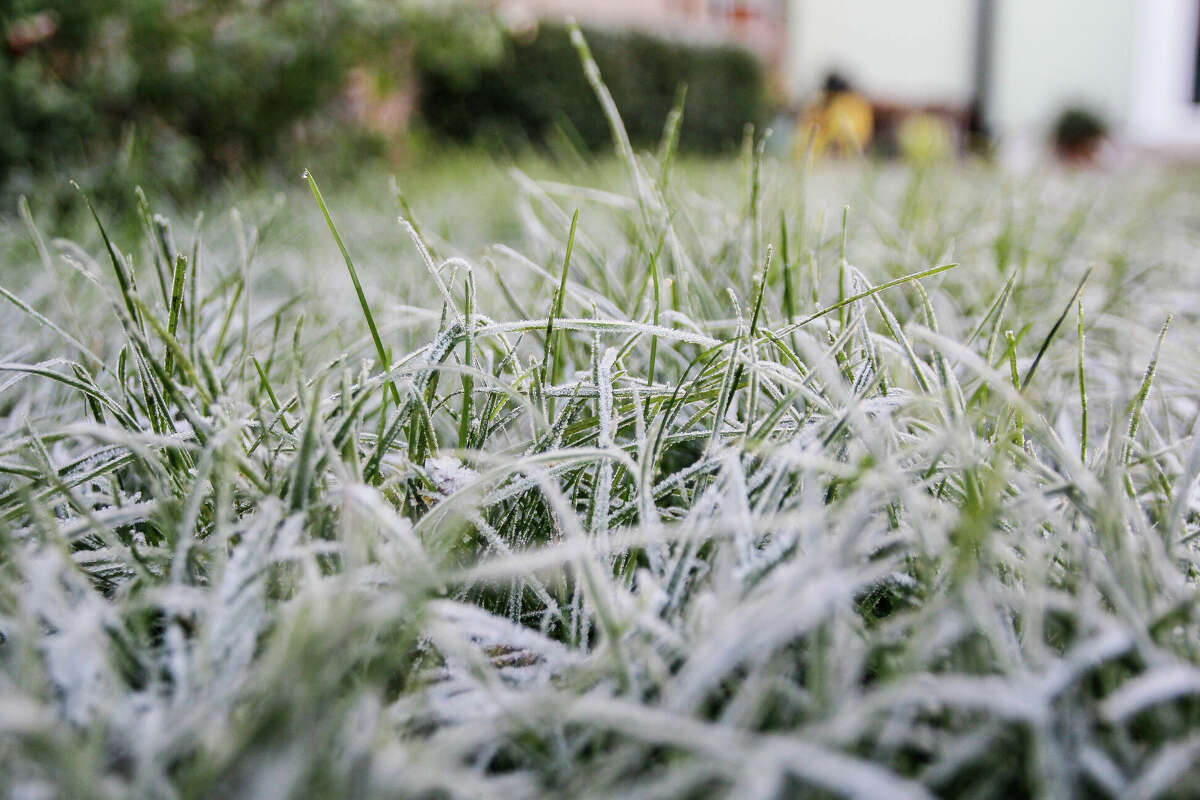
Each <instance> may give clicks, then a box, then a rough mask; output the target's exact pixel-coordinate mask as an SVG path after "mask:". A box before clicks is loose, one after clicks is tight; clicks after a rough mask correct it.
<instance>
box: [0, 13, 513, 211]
mask: <svg viewBox="0 0 1200 800" xmlns="http://www.w3.org/2000/svg"><path fill="white" fill-rule="evenodd" d="M0 23H2V24H3V26H4V30H5V33H6V41H5V46H4V47H3V53H2V56H0V105H2V107H3V111H4V113H3V114H0V183H3V184H4V186H5V187H6V188H7V189H8V191H7V194H12V192H13V191H14V190H15V191H20V190H22V189H24V188H26V187H27V186H28V185H29V184H30V183H31V182H32V181H33V180H35V179H36V178H37V177H38V176H39V175H43V174H63V175H71V176H74V177H76V178H77V179H79V180H80V182H81V183H84V184H85V185H86V186H87V187H88V188H90V189H91V190H93V191H98V192H103V191H105V190H106V188H107V187H108V186H109V185H110V184H113V185H122V184H127V183H128V181H129V179H130V177H131V176H133V177H136V179H137V180H139V181H148V182H150V183H152V184H155V185H156V188H159V189H162V190H166V191H170V192H172V193H178V192H185V191H189V190H191V189H193V188H195V185H196V184H197V182H198V181H200V180H201V179H202V177H203V176H205V175H214V174H223V173H226V172H228V171H229V170H231V169H240V168H246V167H251V166H254V165H256V164H257V163H258V162H260V161H261V160H263V159H267V158H275V157H277V156H278V155H279V154H280V152H281V150H284V149H286V148H289V147H294V146H297V145H303V144H308V145H313V144H318V145H337V144H339V143H340V144H343V145H345V144H347V143H353V142H354V141H356V140H357V139H358V138H359V137H360V134H361V132H360V131H358V130H356V129H355V128H356V126H355V124H354V123H355V120H354V119H353V118H352V117H351V115H347V114H345V113H341V111H343V109H340V108H338V106H339V105H341V106H344V105H345V102H344V101H342V100H341V98H342V97H343V95H344V93H345V90H346V87H347V84H348V81H349V78H350V76H351V73H352V71H353V70H355V69H356V68H363V67H366V68H369V69H370V70H371V72H372V73H373V76H372V78H373V79H374V80H376V81H378V82H388V81H390V82H393V83H398V84H399V83H404V82H405V81H407V80H408V75H407V71H408V69H409V65H410V62H411V57H410V53H411V52H413V49H414V46H416V48H417V49H419V47H420V45H421V44H422V43H428V45H430V46H438V47H440V46H442V45H443V44H444V43H445V42H446V41H447V40H452V41H453V42H454V54H455V57H456V58H457V59H459V60H460V61H461V63H464V64H469V63H472V62H473V61H476V60H478V61H481V62H482V61H487V60H489V59H492V58H495V57H497V56H498V55H499V48H500V39H499V33H498V31H497V30H496V29H495V26H494V25H493V23H492V22H491V20H490V18H489V17H488V16H487V15H486V14H485V13H483V12H482V11H479V10H477V9H475V8H474V7H472V6H465V5H464V6H459V5H458V4H453V3H439V4H436V5H425V4H418V3H414V2H400V1H399V0H352V1H346V0H341V1H337V2H321V1H317V0H259V1H258V2H247V1H246V0H206V1H204V2H199V1H198V0H193V1H191V2H186V1H183V0H71V2H52V1H51V2H48V1H47V0H0Z"/></svg>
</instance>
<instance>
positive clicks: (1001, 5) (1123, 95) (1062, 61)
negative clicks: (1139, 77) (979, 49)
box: [989, 0, 1145, 134]
mask: <svg viewBox="0 0 1200 800" xmlns="http://www.w3.org/2000/svg"><path fill="white" fill-rule="evenodd" d="M1144 1H1145V0H997V2H996V30H995V39H994V48H995V50H994V60H993V62H992V63H993V68H992V93H991V109H990V112H989V117H990V121H991V122H992V124H993V126H994V127H995V129H996V131H997V132H998V133H1000V134H1027V133H1030V132H1042V131H1045V130H1046V129H1047V128H1048V127H1049V126H1050V125H1051V124H1053V122H1054V118H1055V116H1056V115H1057V114H1058V112H1060V111H1062V109H1063V108H1064V107H1066V106H1067V105H1082V106H1085V107H1088V108H1092V109H1095V110H1096V111H1099V112H1100V113H1101V114H1103V115H1104V117H1105V118H1106V119H1107V120H1109V121H1110V122H1111V123H1113V124H1114V125H1116V126H1123V125H1124V124H1126V123H1128V122H1129V118H1130V98H1131V96H1132V93H1133V72H1134V66H1135V63H1136V60H1137V54H1136V49H1137V48H1136V43H1135V39H1136V36H1135V31H1136V30H1137V24H1136V23H1137V21H1138V14H1137V11H1138V7H1139V6H1140V4H1141V3H1142V2H1144Z"/></svg>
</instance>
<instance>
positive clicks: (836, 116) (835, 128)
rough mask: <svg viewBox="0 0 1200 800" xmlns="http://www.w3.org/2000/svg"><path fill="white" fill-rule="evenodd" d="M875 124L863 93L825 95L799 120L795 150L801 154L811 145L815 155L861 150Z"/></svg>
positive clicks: (869, 137) (869, 138) (844, 153)
mask: <svg viewBox="0 0 1200 800" xmlns="http://www.w3.org/2000/svg"><path fill="white" fill-rule="evenodd" d="M874 126H875V115H874V113H873V112H872V111H871V104H870V103H869V102H867V100H866V98H864V97H863V96H862V95H860V94H858V93H857V92H851V91H845V92H836V93H833V94H828V95H826V96H825V97H824V98H823V99H822V100H821V102H819V103H818V104H816V105H815V106H813V107H812V108H810V109H809V110H808V111H807V112H805V114H804V117H803V118H802V119H801V121H800V130H799V132H798V135H797V137H796V145H797V152H798V153H799V154H800V155H801V156H803V155H804V153H806V152H808V148H809V146H810V144H811V146H812V152H813V155H814V156H818V157H819V156H822V155H824V154H826V153H832V154H836V155H847V154H851V153H861V152H863V151H864V150H865V149H866V148H867V145H869V144H870V143H871V134H872V133H873V131H874Z"/></svg>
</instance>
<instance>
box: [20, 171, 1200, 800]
mask: <svg viewBox="0 0 1200 800" xmlns="http://www.w3.org/2000/svg"><path fill="white" fill-rule="evenodd" d="M312 166H313V175H312V176H311V177H312V180H308V179H307V178H301V176H299V175H295V176H288V177H287V178H280V179H276V180H269V181H259V182H236V183H233V184H230V185H229V186H228V187H227V188H225V189H223V190H220V191H218V192H217V193H216V194H214V195H213V196H211V197H209V198H208V199H206V200H205V201H204V202H203V203H200V204H193V205H189V204H187V203H184V204H182V206H179V205H177V206H174V207H170V208H168V210H167V211H166V212H165V216H164V217H156V216H153V215H152V214H151V213H150V212H149V211H148V212H147V213H146V215H145V217H144V219H142V220H140V221H139V220H137V219H132V220H130V219H125V218H114V216H113V215H112V213H111V210H110V209H106V208H103V207H98V208H96V209H95V211H96V214H97V217H98V221H97V220H93V219H91V217H90V215H89V216H84V215H83V214H79V215H77V216H76V217H73V218H69V219H68V220H67V221H65V222H60V223H52V225H53V226H55V230H42V228H41V226H40V223H39V220H37V219H33V218H32V217H31V216H30V215H26V216H27V217H29V218H27V219H24V220H23V219H21V218H20V217H12V218H6V219H4V220H3V221H2V222H0V275H2V280H0V285H2V286H3V287H4V290H5V298H6V302H5V304H4V310H3V311H2V312H0V313H2V314H3V315H4V316H3V320H4V325H3V327H2V328H0V349H2V350H3V356H2V359H3V364H0V369H3V370H4V374H3V377H0V381H3V383H2V384H0V403H2V404H3V425H2V436H0V474H2V477H0V517H2V519H3V521H2V522H0V571H2V573H3V578H2V579H0V634H2V635H3V640H2V643H0V731H2V732H3V733H4V736H3V737H0V775H2V776H3V777H2V778H0V788H3V789H4V790H5V791H7V792H8V794H9V795H11V796H13V797H44V796H45V797H49V796H63V797H128V796H140V797H176V796H183V797H211V796H255V797H258V796H263V797H310V796H311V797H385V796H387V797H391V796H438V797H440V796H464V797H496V796H512V797H525V796H537V795H545V796H594V797H612V796H637V797H692V796H697V797H698V796H730V797H774V796H818V797H824V796H848V797H864V798H865V797H914V798H918V797H931V796H947V797H948V796H979V797H1012V796H1031V795H1037V796H1043V797H1055V798H1058V797H1072V796H1077V797H1084V796H1087V797H1091V796H1112V797H1146V798H1149V797H1185V796H1188V794H1189V792H1190V791H1191V789H1190V787H1191V786H1193V785H1194V783H1195V781H1196V779H1197V778H1198V777H1200V776H1198V775H1197V773H1196V770H1195V767H1194V766H1193V764H1194V763H1195V762H1196V761H1197V760H1198V759H1200V738H1197V730H1200V728H1198V727H1197V726H1198V723H1200V702H1198V696H1200V651H1198V648H1200V626H1198V623H1197V619H1196V616H1195V599H1196V566H1197V555H1198V554H1197V550H1196V541H1197V533H1198V532H1200V518H1198V517H1197V510H1198V505H1200V500H1198V498H1197V491H1196V480H1197V475H1198V474H1200V447H1197V444H1196V442H1197V439H1196V437H1195V430H1194V428H1195V423H1196V418H1197V415H1198V414H1200V404H1198V403H1197V399H1198V398H1200V393H1198V388H1200V386H1198V384H1200V376H1198V375H1197V373H1196V371H1195V368H1194V357H1193V354H1194V353H1195V352H1196V350H1197V347H1200V328H1198V327H1197V316H1196V315H1197V309H1198V308H1200V303H1198V302H1197V299H1198V298H1200V275H1198V273H1197V272H1196V270H1195V264H1196V257H1197V254H1198V248H1197V245H1198V243H1200V193H1198V192H1197V188H1196V187H1197V186H1198V185H1200V184H1198V183H1197V182H1196V181H1195V180H1194V179H1193V178H1194V176H1195V173H1194V171H1193V170H1191V169H1190V168H1188V167H1184V166H1180V165H1173V164H1154V163H1147V164H1141V165H1139V166H1138V168H1137V169H1136V170H1133V169H1131V170H1128V171H1126V172H1122V173H1101V172H1063V171H1060V170H1057V169H1054V168H1046V169H1044V170H1040V171H1038V172H1036V173H1034V174H1032V175H1021V176H1016V175H1009V174H1006V173H1004V172H1003V171H1001V170H999V169H996V168H993V167H990V166H988V165H985V164H973V163H967V164H933V165H926V166H924V167H921V168H910V167H906V166H904V165H897V164H871V163H858V162H840V163H832V164H822V165H817V166H816V167H815V168H814V169H813V170H812V171H811V172H810V171H808V170H805V169H803V168H801V167H800V166H798V165H795V164H791V163H787V162H781V161H776V160H773V159H770V158H768V159H766V160H765V161H761V162H760V161H759V160H758V159H756V158H750V157H747V158H743V159H740V160H739V159H729V160H722V161H703V160H691V159H687V158H677V159H676V158H672V156H671V154H670V153H667V154H665V155H659V156H656V155H652V154H639V155H638V156H636V157H635V158H632V159H630V158H611V159H599V160H591V159H583V158H578V157H575V158H574V159H573V158H571V157H567V156H565V155H563V156H560V157H559V158H558V160H556V161H554V162H551V161H547V160H543V159H536V158H523V159H518V160H517V161H516V162H513V163H509V164H505V165H501V164H499V163H498V162H496V161H494V160H491V159H489V158H484V157H480V156H479V155H478V154H459V155H451V156H447V157H445V158H443V159H442V160H439V161H437V162H436V163H433V164H430V165H428V166H420V165H418V166H415V167H410V168H407V169H404V170H401V171H400V172H399V173H398V174H397V176H396V180H395V182H394V185H393V184H392V183H391V182H389V180H388V179H387V176H386V172H385V171H383V170H380V169H376V168H374V167H368V168H364V169H363V170H362V174H361V176H360V177H358V178H356V179H354V180H350V179H339V180H337V181H334V182H332V183H331V182H329V181H326V180H324V179H323V178H322V173H321V170H320V165H319V164H313V165H312ZM148 204H149V206H150V207H151V208H159V207H166V206H165V204H163V203H161V201H160V200H159V199H158V198H153V197H151V198H148ZM34 205H35V206H36V202H35V203H34ZM198 206H203V207H202V208H201V207H198ZM83 208H84V206H82V205H81V206H80V209H83ZM323 209H324V210H325V211H327V216H326V214H324V213H323V211H322V210H323ZM200 211H204V215H203V218H202V219H200V218H198V217H197V215H198V213H199V212H200ZM576 215H577V218H576ZM101 225H103V226H104V230H105V231H106V233H108V234H111V236H112V248H111V254H110V253H109V252H106V247H105V245H104V243H103V238H102V234H101V227H100V226H101ZM339 245H341V247H339ZM1172 315H1173V316H1172Z"/></svg>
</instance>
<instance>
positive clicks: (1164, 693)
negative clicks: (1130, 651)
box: [1100, 664, 1200, 722]
mask: <svg viewBox="0 0 1200 800" xmlns="http://www.w3.org/2000/svg"><path fill="white" fill-rule="evenodd" d="M1188 694H1200V669H1197V668H1196V667H1193V666H1188V665H1183V664H1176V665H1173V666H1169V667H1160V668H1158V669H1153V670H1151V671H1149V672H1147V673H1145V674H1144V675H1140V676H1138V677H1137V678H1134V679H1133V680H1131V681H1129V682H1128V683H1126V684H1125V685H1123V686H1122V687H1121V688H1120V689H1117V690H1116V691H1115V692H1113V693H1112V694H1111V695H1109V696H1108V697H1107V698H1105V700H1104V703H1103V705H1101V707H1100V710H1101V713H1102V714H1103V715H1104V717H1105V719H1109V720H1112V721H1114V722H1120V721H1121V720H1124V719H1125V718H1126V717H1129V716H1131V715H1133V714H1136V713H1138V712H1139V711H1142V710H1144V709H1147V708H1149V707H1151V706H1154V705H1157V704H1159V703H1164V702H1166V701H1168V700H1173V699H1175V698H1176V697H1181V696H1183V695H1188Z"/></svg>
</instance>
